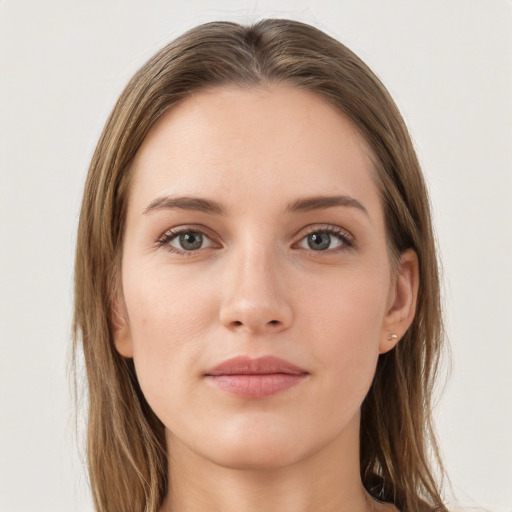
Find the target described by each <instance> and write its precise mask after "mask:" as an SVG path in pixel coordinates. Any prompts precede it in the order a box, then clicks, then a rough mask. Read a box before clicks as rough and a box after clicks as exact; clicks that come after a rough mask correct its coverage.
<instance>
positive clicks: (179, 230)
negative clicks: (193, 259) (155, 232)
mask: <svg viewBox="0 0 512 512" xmlns="http://www.w3.org/2000/svg"><path fill="white" fill-rule="evenodd" d="M191 232H192V233H200V234H201V235H203V236H204V237H206V238H208V240H210V242H212V243H211V245H210V246H208V247H204V248H201V249H195V250H192V251H184V250H180V249H178V248H177V247H174V246H172V245H170V244H169V242H170V241H171V240H174V239H175V238H177V237H178V236H180V235H181V234H183V233H191ZM215 238H216V237H215V236H213V235H212V234H211V230H210V229H208V228H207V227H206V226H203V225H201V224H184V225H181V226H175V227H172V228H169V229H167V230H165V231H164V232H163V233H162V234H161V235H160V236H159V237H158V238H157V240H156V245H157V246H159V247H164V248H165V249H167V250H168V251H169V252H171V253H175V254H180V255H186V256H193V255H194V254H196V253H198V252H200V251H202V250H204V249H209V248H211V247H212V246H217V247H219V246H220V244H219V243H218V242H216V241H215Z"/></svg>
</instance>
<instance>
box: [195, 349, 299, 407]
mask: <svg viewBox="0 0 512 512" xmlns="http://www.w3.org/2000/svg"><path fill="white" fill-rule="evenodd" d="M308 375H309V373H308V372H307V371H306V370H304V369H303V368H300V367H298V366H296V365H294V364H292V363H290V362H289V361H285V360H284V359H281V358H279V357H275V356H263V357H259V358H256V359H251V358H249V357H246V356H239V357H234V358H232V359H228V360H226V361H224V362H222V363H220V364H219V365H217V366H215V367H214V368H211V369H210V370H208V371H207V372H205V374H204V377H205V379H206V380H207V381H208V382H209V383H210V384H212V385H213V386H215V387H216V388H218V389H220V390H222V391H225V392H227V393H229V394H231V395H235V396H238V397H241V398H265V397H268V396H272V395H275V394H277V393H281V392H283V391H285V390H287V389H290V388H292V387H295V386H296V385H297V384H299V383H300V382H302V381H303V380H304V379H305V378H306V377H307V376H308Z"/></svg>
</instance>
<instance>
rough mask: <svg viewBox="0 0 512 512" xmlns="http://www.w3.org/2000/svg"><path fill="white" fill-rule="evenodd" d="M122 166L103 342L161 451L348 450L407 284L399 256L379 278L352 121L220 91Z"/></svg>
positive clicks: (406, 299) (281, 460)
mask: <svg viewBox="0 0 512 512" xmlns="http://www.w3.org/2000/svg"><path fill="white" fill-rule="evenodd" d="M132 172H133V180H132V182H131V189H130V195H129V202H128V212H127V219H126V232H125V238H124V245H123V259H122V297H121V298H120V300H119V301H118V302H117V303H116V304H115V305H114V312H113V317H114V323H115V333H114V336H115V342H116V347H117V349H118V351H119V352H120V353H121V354H123V355H124V356H126V357H133V359H134V363H135V368H136V372H137V377H138V379H139V382H140V386H141V388H142V391H143V393H144V395H145V397H146V399H147V401H148V403H149V404H150V406H151V407H152V409H153V410H154V412H155V413H156V415H157V416H158V417H159V418H160V419H161V421H162V422H163V423H164V425H165V427H166V429H167V436H168V442H169V445H170V450H171V451H172V450H173V449H176V450H181V452H187V453H189V454H194V455H195V456H199V457H200V458H203V459H208V460H210V461H213V462H215V463H217V464H221V465H224V466H228V467H239V468H242V467H245V468H248V467H280V466H283V465H287V464H292V463H294V462H297V461H299V460H301V458H304V457H307V456H308V455H310V454H313V453H316V452H319V451H321V450H323V449H327V448H329V447H331V448H332V447H333V446H335V445H336V443H338V444H339V445H342V444H343V443H345V444H347V443H352V444H354V443H356V444H357V433H358V425H359V409H360V406H361V403H362V401H363V399H364V397H365V395H366V393H367V391H368V389H369V387H370V384H371V382H372V378H373V375H374V371H375V366H376V363H377V358H378V356H379V353H382V352H385V351H387V350H389V349H391V348H392V347H393V345H394V343H395V341H394V340H393V339H390V333H392V332H396V333H397V334H399V335H401V334H403V332H404V331H405V330H406V328H407V327H408V325H409V322H410V321H411V319H412V314H413V312H414V295H415V293H414V289H415V286H416V283H417V279H416V277H415V275H416V274H415V272H416V271H415V263H414V261H415V260H414V257H413V255H411V254H407V253H406V254H405V255H404V257H403V259H402V262H401V264H400V265H399V268H398V271H397V272H392V270H391V268H390V262H389V259H388V253H387V245H386V233H385V226H384V216H383V209H382V205H381V202H380V199H379V192H378V190H377V187H376V185H375V183H374V181H373V179H372V164H371V160H370V157H369V150H368V149H367V147H366V145H365V143H364V141H363V139H362V137H361V136H360V135H359V134H358V133H357V131H356V130H355V129H354V127H353V125H352V124H351V122H350V121H349V120H348V119H347V118H346V117H344V116H343V115H342V114H340V113H339V112H338V111H337V110H335V109H334V108H333V107H332V106H330V105H329V104H328V103H326V102H325V101H324V100H323V99H321V98H319V97H317V96H316V95H314V94H313V93H311V92H306V91H302V90H299V89H297V88H292V87H287V86H282V85H281V86H268V87H261V88H254V89H241V88H229V87H221V88H216V89H212V90H210V91H207V92H201V93H198V94H195V95H193V96H192V97H190V98H189V99H187V100H185V101H184V102H182V103H181V104H180V105H178V106H177V107H175V108H173V109H172V110H170V111H169V112H167V113H166V114H165V115H163V117H162V118H161V119H160V120H159V121H158V122H157V123H156V125H155V126H154V127H153V128H152V130H151V131H150V133H149V134H148V136H147V137H146V139H145V140H144V143H143V145H142V146H141V148H140V150H139V151H138V153H137V155H136V157H135V160H134V163H133V166H132ZM234 358H236V359H234ZM272 358H279V359H280V360H281V361H279V360H277V361H276V360H275V359H272Z"/></svg>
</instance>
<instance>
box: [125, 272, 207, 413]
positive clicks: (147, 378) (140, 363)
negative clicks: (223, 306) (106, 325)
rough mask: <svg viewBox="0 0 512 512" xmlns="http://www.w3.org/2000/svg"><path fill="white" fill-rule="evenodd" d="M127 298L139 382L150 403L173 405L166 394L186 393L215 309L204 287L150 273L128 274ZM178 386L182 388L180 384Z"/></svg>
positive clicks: (154, 404) (155, 405)
mask: <svg viewBox="0 0 512 512" xmlns="http://www.w3.org/2000/svg"><path fill="white" fill-rule="evenodd" d="M125 275H128V276H130V277H129V279H126V280H125V281H124V282H123V293H124V297H125V303H126V309H127V311H128V320H129V327H130V333H131V338H132V343H133V354H134V356H133V359H134V364H135V368H136V371H137V377H138V380H139V383H140V385H141V388H142V391H143V393H144V395H145V396H146V399H147V400H148V402H149V403H150V405H151V406H152V407H154V408H155V409H158V408H159V406H158V403H160V402H165V401H167V402H168V401H169V400H172V396H170V395H169V394H168V393H166V390H169V389H174V390H179V389H183V391H185V388H184V385H183V383H184V382H186V379H185V377H186V373H187V371H188V373H190V369H191V368H193V367H194V362H195V361H197V357H198V355H199V354H200V353H201V351H202V350H203V345H204V343H203V340H205V339H206V338H207V332H208V331H209V329H210V328H211V322H212V318H214V314H215V313H214V312H215V308H214V306H213V300H212V298H211V297H208V295H207V294H205V291H204V287H198V286H196V285H195V284H194V283H190V282H182V281H180V279H179V276H176V275H173V276H172V277H173V279H170V278H166V277H165V273H163V272H160V273H159V275H158V276H153V275H151V272H146V273H135V272H131V273H128V272H126V274H125ZM178 383H179V385H177V384H178Z"/></svg>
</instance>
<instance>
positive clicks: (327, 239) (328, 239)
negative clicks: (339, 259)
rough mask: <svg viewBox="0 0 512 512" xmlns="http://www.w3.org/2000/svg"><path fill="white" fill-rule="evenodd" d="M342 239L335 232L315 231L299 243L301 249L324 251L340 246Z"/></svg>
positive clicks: (342, 242)
mask: <svg viewBox="0 0 512 512" xmlns="http://www.w3.org/2000/svg"><path fill="white" fill-rule="evenodd" d="M343 244H344V241H343V240H342V239H341V237H340V236H337V235H336V234H332V233H327V232H325V231H315V232H314V233H310V234H309V235H307V236H305V237H304V238H303V239H302V240H301V241H300V243H299V247H302V248H303V249H312V250H313V251H325V250H326V249H336V248H337V247H341V246H342V245H343Z"/></svg>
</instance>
